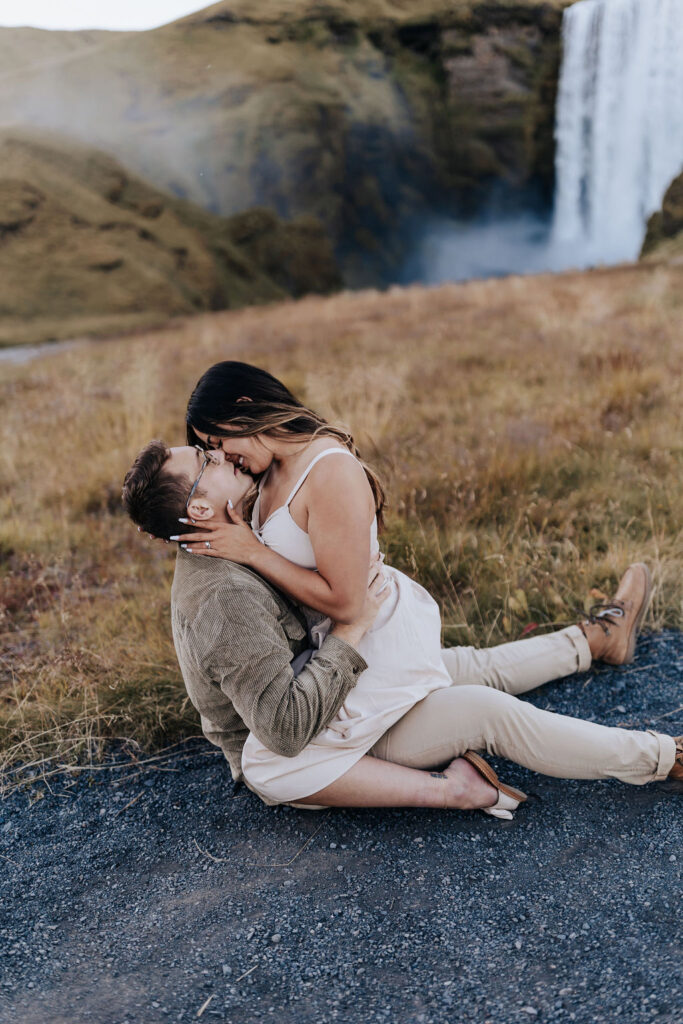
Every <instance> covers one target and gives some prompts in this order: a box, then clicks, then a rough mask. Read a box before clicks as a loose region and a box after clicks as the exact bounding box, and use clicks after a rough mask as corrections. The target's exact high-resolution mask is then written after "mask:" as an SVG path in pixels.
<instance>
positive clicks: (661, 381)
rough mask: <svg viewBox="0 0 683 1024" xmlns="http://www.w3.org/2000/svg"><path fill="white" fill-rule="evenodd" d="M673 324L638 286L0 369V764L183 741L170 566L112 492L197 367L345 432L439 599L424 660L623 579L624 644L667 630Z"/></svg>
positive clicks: (407, 563) (258, 331) (154, 343)
mask: <svg viewBox="0 0 683 1024" xmlns="http://www.w3.org/2000/svg"><path fill="white" fill-rule="evenodd" d="M682 306H683V268H681V267H666V266H640V267H632V268H619V269H614V270H609V271H607V270H605V271H595V272H592V273H589V274H574V275H564V276H558V277H539V278H510V279H507V280H503V281H488V282H481V283H479V282H472V283H469V284H464V285H450V286H445V287H441V288H438V289H422V288H411V289H403V290H399V289H397V290H392V291H391V292H389V293H387V294H379V293H377V292H362V293H356V294H350V293H345V294H341V295H338V296H335V297H333V298H327V299H323V298H307V299H304V300H301V301H299V302H289V303H285V304H282V305H278V306H270V307H265V308H258V309H246V310H242V311H238V312H233V313H219V314H212V315H205V316H204V315H203V316H199V317H196V318H193V319H190V320H185V321H178V322H176V323H174V325H173V327H172V328H169V329H168V330H165V331H162V332H155V333H148V334H144V335H137V336H134V337H127V338H122V339H113V340H111V341H107V342H100V343H95V344H91V345H89V346H86V347H80V348H79V347H76V348H74V349H72V350H69V351H66V352H60V353H58V354H55V355H54V356H49V357H44V358H42V359H41V360H40V361H37V362H35V363H33V364H31V365H30V366H27V367H10V368H7V367H3V377H2V381H1V382H0V395H1V398H0V401H1V403H2V418H1V427H0V429H1V430H2V440H1V443H0V480H1V482H2V488H1V491H0V493H1V495H2V496H1V497H0V502H1V506H0V508H1V511H2V516H1V520H0V522H1V525H0V567H1V572H2V575H1V576H0V634H1V637H2V652H1V655H0V673H1V675H0V680H1V682H0V694H1V696H2V703H1V711H0V728H1V730H2V736H1V749H2V761H0V767H1V766H2V765H4V767H5V768H8V767H9V766H10V765H12V764H16V763H17V762H19V761H24V762H33V761H35V762H36V763H37V762H42V765H43V769H46V767H47V764H48V763H47V762H45V760H44V759H45V758H48V757H52V758H54V760H53V761H52V762H50V764H51V765H52V768H53V769H54V770H56V769H57V767H58V766H59V765H60V764H69V763H73V762H74V761H75V760H76V759H78V758H84V757H85V758H96V757H97V756H99V754H100V753H101V752H102V750H103V749H104V747H105V745H106V742H107V741H108V740H110V739H112V738H119V739H126V740H128V741H129V746H131V748H134V747H135V744H140V747H141V749H144V750H148V751H154V750H158V749H159V748H162V747H165V746H167V745H169V744H171V743H173V742H174V741H176V740H177V739H178V738H179V737H180V736H182V735H186V734H192V733H197V731H198V723H197V719H196V715H195V712H194V710H193V708H192V707H191V706H189V705H188V701H187V700H186V698H185V693H184V689H183V685H182V681H181V678H180V674H179V670H178V667H177V665H176V661H175V657H174V652H173V646H172V642H171V637H170V628H169V615H168V600H169V586H170V582H171V577H172V572H173V552H172V550H170V549H169V548H167V547H165V546H163V545H161V544H159V543H152V542H150V541H148V540H147V539H146V538H145V537H142V536H140V535H139V534H138V533H137V532H136V530H135V528H134V527H132V525H130V524H129V522H128V521H127V520H126V518H125V517H124V515H123V513H122V512H121V510H120V507H119V495H120V489H121V481H122V478H123V475H124V472H125V470H126V469H127V467H128V466H129V464H130V462H131V461H132V458H133V457H134V455H135V454H136V452H137V451H138V449H139V448H140V447H141V446H142V445H143V444H144V443H145V442H146V441H147V440H149V439H150V438H152V437H163V438H164V439H165V440H167V441H168V442H169V443H179V442H182V440H183V418H184V410H185V401H186V399H187V396H188V394H189V392H190V390H191V388H192V386H193V384H194V383H195V381H196V380H197V378H198V377H199V375H200V374H201V372H203V370H204V369H205V368H206V367H207V366H209V365H210V364H211V363H212V362H214V361H216V360H218V359H223V358H242V359H246V360H250V361H253V362H256V363H258V364H259V365H262V366H265V367H267V368H268V369H269V370H270V371H272V372H273V373H275V374H276V375H278V376H280V377H282V378H283V379H284V380H285V382H286V383H287V384H288V385H289V386H290V388H292V390H293V391H294V392H295V393H296V394H298V395H300V396H301V397H302V398H303V399H304V400H305V401H306V402H308V403H309V404H310V405H312V406H313V407H315V408H317V409H319V410H320V411H321V412H323V413H324V414H326V415H327V416H328V417H330V418H335V419H341V420H343V421H344V422H346V423H347V424H348V425H349V426H350V427H351V429H352V430H353V432H354V434H355V435H356V439H357V441H358V443H359V446H360V448H361V451H362V452H363V454H364V456H365V457H366V458H367V459H368V460H369V461H372V462H374V464H375V465H376V467H377V468H378V469H379V470H380V471H381V472H382V474H383V475H384V478H385V480H386V483H387V486H388V494H389V503H390V508H389V513H388V521H387V528H386V531H385V534H384V538H383V545H384V547H385V549H386V551H387V553H388V560H389V561H390V562H391V563H392V564H394V565H396V566H398V567H399V568H402V569H404V570H407V571H408V572H410V573H412V574H414V575H415V576H416V577H417V578H418V579H419V580H420V581H421V582H422V583H423V584H425V586H427V587H428V588H429V589H430V590H431V592H432V593H433V594H434V595H435V596H436V598H437V599H438V600H439V602H440V603H441V606H442V608H443V621H444V640H445V642H446V643H447V644H462V643H474V644H484V643H497V642H500V641H502V640H505V639H506V638H514V637H519V636H520V635H522V634H523V633H524V632H525V631H530V629H531V628H536V629H541V630H543V629H552V628H554V627H555V626H558V625H560V624H565V623H568V622H571V621H572V620H573V619H574V617H575V611H574V610H575V608H576V607H577V606H583V605H585V604H587V603H590V602H591V601H592V600H594V596H592V594H593V595H595V594H596V593H598V592H600V591H604V592H609V591H610V589H611V588H612V586H613V585H614V583H615V581H616V580H617V578H618V576H619V575H620V573H621V571H622V570H623V568H624V567H625V565H626V564H627V563H628V562H629V561H631V560H633V559H646V560H647V561H648V562H649V563H650V565H651V566H652V568H653V572H654V575H655V580H656V590H655V595H654V600H653V603H652V607H651V610H650V613H649V617H648V620H647V626H648V627H649V628H660V627H663V626H665V625H666V626H674V627H680V626H681V625H682V624H683V603H682V598H683V573H682V568H683V482H682V474H681V469H682V468H683V467H682V464H683V458H682V453H683V445H682V442H681V437H682V429H681V428H682V427H683V401H682V398H683V395H682V388H681V379H682V374H683V315H682V313H683V309H682ZM51 770H52V769H51Z"/></svg>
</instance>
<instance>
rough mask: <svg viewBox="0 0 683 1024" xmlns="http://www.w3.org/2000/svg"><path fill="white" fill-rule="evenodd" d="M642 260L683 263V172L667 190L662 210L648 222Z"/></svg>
mask: <svg viewBox="0 0 683 1024" xmlns="http://www.w3.org/2000/svg"><path fill="white" fill-rule="evenodd" d="M640 258H641V259H644V260H649V261H652V260H666V261H667V262H669V263H683V172H681V174H679V175H678V177H677V178H674V180H673V181H672V182H671V184H670V185H669V187H668V189H667V190H666V193H665V195H664V199H663V201H662V208H661V210H657V212H656V213H653V214H652V216H651V217H650V219H649V221H648V222H647V233H646V235H645V241H644V242H643V248H642V250H641V253H640Z"/></svg>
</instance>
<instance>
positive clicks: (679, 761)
mask: <svg viewBox="0 0 683 1024" xmlns="http://www.w3.org/2000/svg"><path fill="white" fill-rule="evenodd" d="M674 742H675V743H676V760H675V761H674V766H673V768H672V769H671V771H670V772H669V774H668V775H667V779H671V781H672V782H683V736H674Z"/></svg>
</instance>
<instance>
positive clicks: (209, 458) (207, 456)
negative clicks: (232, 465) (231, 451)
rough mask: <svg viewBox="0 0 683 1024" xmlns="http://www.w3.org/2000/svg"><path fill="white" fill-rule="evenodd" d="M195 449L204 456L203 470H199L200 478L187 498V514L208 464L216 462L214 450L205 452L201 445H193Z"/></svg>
mask: <svg viewBox="0 0 683 1024" xmlns="http://www.w3.org/2000/svg"><path fill="white" fill-rule="evenodd" d="M193 448H196V449H197V451H198V452H199V453H200V455H203V456H204V458H203V460H202V468H201V469H200V470H199V476H198V477H197V479H196V480H195V482H194V483H193V484H192V487H191V489H190V493H189V494H188V496H187V501H186V502H185V511H186V512H187V510H188V508H189V505H190V502H191V501H192V499H193V497H194V493H195V491H196V490H197V488H198V487H199V481H200V480H201V478H202V473H203V472H204V470H205V469H206V467H207V466H208V464H209V463H210V462H216V452H215V451H214V450H213V449H209V450H208V451H205V450H204V448H202V446H201V445H199V444H195V445H193Z"/></svg>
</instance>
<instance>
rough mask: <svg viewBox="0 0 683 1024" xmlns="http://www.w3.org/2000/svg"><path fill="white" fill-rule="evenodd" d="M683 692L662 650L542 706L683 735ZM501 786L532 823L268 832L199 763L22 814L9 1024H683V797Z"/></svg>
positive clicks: (563, 689) (91, 775)
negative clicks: (519, 799)
mask: <svg viewBox="0 0 683 1024" xmlns="http://www.w3.org/2000/svg"><path fill="white" fill-rule="evenodd" d="M681 669H683V636H681V635H679V634H675V633H664V634H658V635H656V636H649V637H644V638H643V639H642V640H641V643H640V645H639V650H638V656H637V660H636V662H635V664H633V665H631V666H629V667H627V668H626V669H622V670H618V669H615V670H610V669H604V668H601V669H599V670H597V671H596V670H592V671H591V672H590V673H589V674H587V675H584V676H573V677H572V678H571V679H569V680H567V681H565V682H562V683H555V684H552V685H548V686H546V687H543V688H542V689H540V690H538V691H536V693H535V694H534V698H533V699H534V700H535V701H536V702H538V704H539V705H540V706H542V707H548V708H551V709H553V710H556V711H560V712H563V713H566V714H574V715H581V716H583V717H585V718H593V719H595V720H597V721H601V722H605V723H607V724H611V725H616V724H620V725H626V726H634V727H649V728H654V727H656V728H661V729H662V730H663V731H667V732H670V733H672V734H677V733H681V732H683V708H682V706H681V705H682V701H681V682H680V680H681ZM154 766H156V770H152V768H153V767H154ZM498 767H499V768H500V767H501V766H500V765H499V766H498ZM504 772H505V778H508V779H510V781H512V782H515V783H517V784H518V785H520V786H522V788H524V789H526V790H527V791H529V792H531V793H534V794H536V799H534V800H530V801H529V802H528V804H527V805H525V806H524V807H523V808H522V809H521V811H520V812H518V814H517V816H516V818H515V820H514V821H512V822H499V821H495V820H494V819H492V818H487V817H485V816H484V815H482V814H478V813H461V812H450V813H446V812H437V811H338V810H336V811H323V812H304V811H296V810H293V809H291V808H277V809H273V808H267V807H265V806H264V805H262V804H261V803H260V802H259V800H258V799H257V798H256V797H254V796H253V795H252V794H251V793H249V792H248V791H247V790H246V789H244V787H236V786H234V785H233V783H232V781H231V780H230V776H229V772H228V770H227V766H226V765H225V763H224V762H223V760H222V757H221V755H220V754H219V753H218V752H214V750H213V748H211V747H209V745H208V744H204V743H203V742H202V741H195V742H194V743H192V744H189V745H186V746H185V748H181V749H180V750H179V752H178V753H177V754H176V755H175V756H174V759H173V760H172V761H169V762H166V763H163V762H154V763H153V765H152V766H146V767H144V766H143V770H142V771H141V770H140V769H139V768H133V767H131V766H130V764H129V763H128V764H126V765H123V764H118V765H117V766H116V767H111V766H109V767H105V768H104V769H100V770H92V771H91V770H89V769H88V770H84V771H83V772H81V773H80V774H79V776H78V780H77V781H76V782H74V781H73V780H71V779H68V778H62V779H60V780H59V781H58V783H57V784H56V785H53V786H52V791H51V792H45V795H44V797H43V798H42V799H36V797H37V796H38V795H39V794H40V792H41V790H40V789H39V788H37V787H36V785H34V786H33V787H29V788H28V789H27V790H25V791H24V792H21V793H15V794H14V795H12V796H11V797H9V798H7V799H6V800H5V802H4V804H3V805H2V808H1V811H2V822H1V823H0V854H1V865H2V876H3V877H2V883H1V884H2V904H1V912H0V914H1V920H0V962H1V963H2V981H1V984H0V1020H1V1021H2V1024H10V1022H11V1024H15V1022H17V1024H18V1022H21V1024H48V1022H50V1024H57V1022H63V1024H76V1022H80V1021H88V1022H95V1024H129V1022H135V1024H138V1022H139V1024H155V1022H166V1021H190V1020H197V1019H198V1018H203V1020H204V1021H207V1022H209V1021H213V1020H220V1021H224V1022H231V1024H232V1022H240V1024H248V1022H251V1021H262V1020H278V1021H285V1022H289V1021H302V1022H304V1021H305V1022H308V1021H310V1022H316V1024H324V1022H327V1021H339V1022H342V1024H356V1022H358V1024H361V1022H362V1024H367V1022H375V1021H390V1022H392V1024H395V1022H410V1024H413V1022H415V1024H418V1022H419V1024H422V1022H424V1024H432V1022H434V1024H437V1022H438V1024H441V1022H443V1024H446V1022H448V1024H456V1022H465V1021H467V1022H470V1021H471V1022H475V1024H486V1022H491V1024H507V1022H511V1024H512V1022H519V1021H525V1020H535V1021H551V1020H552V1021H577V1022H586V1024H596V1022H601V1021H619V1022H622V1024H629V1022H643V1021H650V1020H657V1021H659V1022H663V1021H666V1022H671V1024H673V1022H674V1021H676V1022H679V1021H680V1020H681V1019H682V1017H683V978H682V972H681V949H682V942H681V915H680V907H681V902H680V901H681V866H682V864H683V848H682V843H681V837H682V831H683V830H682V828H681V821H682V818H681V810H682V809H683V804H682V803H681V798H680V795H679V794H677V793H672V792H670V791H669V790H667V789H666V788H665V787H662V786H661V785H659V786H656V785H653V786H647V787H644V788H635V787H633V788H627V787H625V786H623V785H620V784H619V783H616V782H567V781H563V780H555V779H545V778H541V777H538V776H532V775H531V774H530V773H528V772H526V771H524V770H523V769H518V768H512V769H511V768H510V766H509V765H505V766H504ZM32 800H33V801H34V802H32V803H31V801H32Z"/></svg>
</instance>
